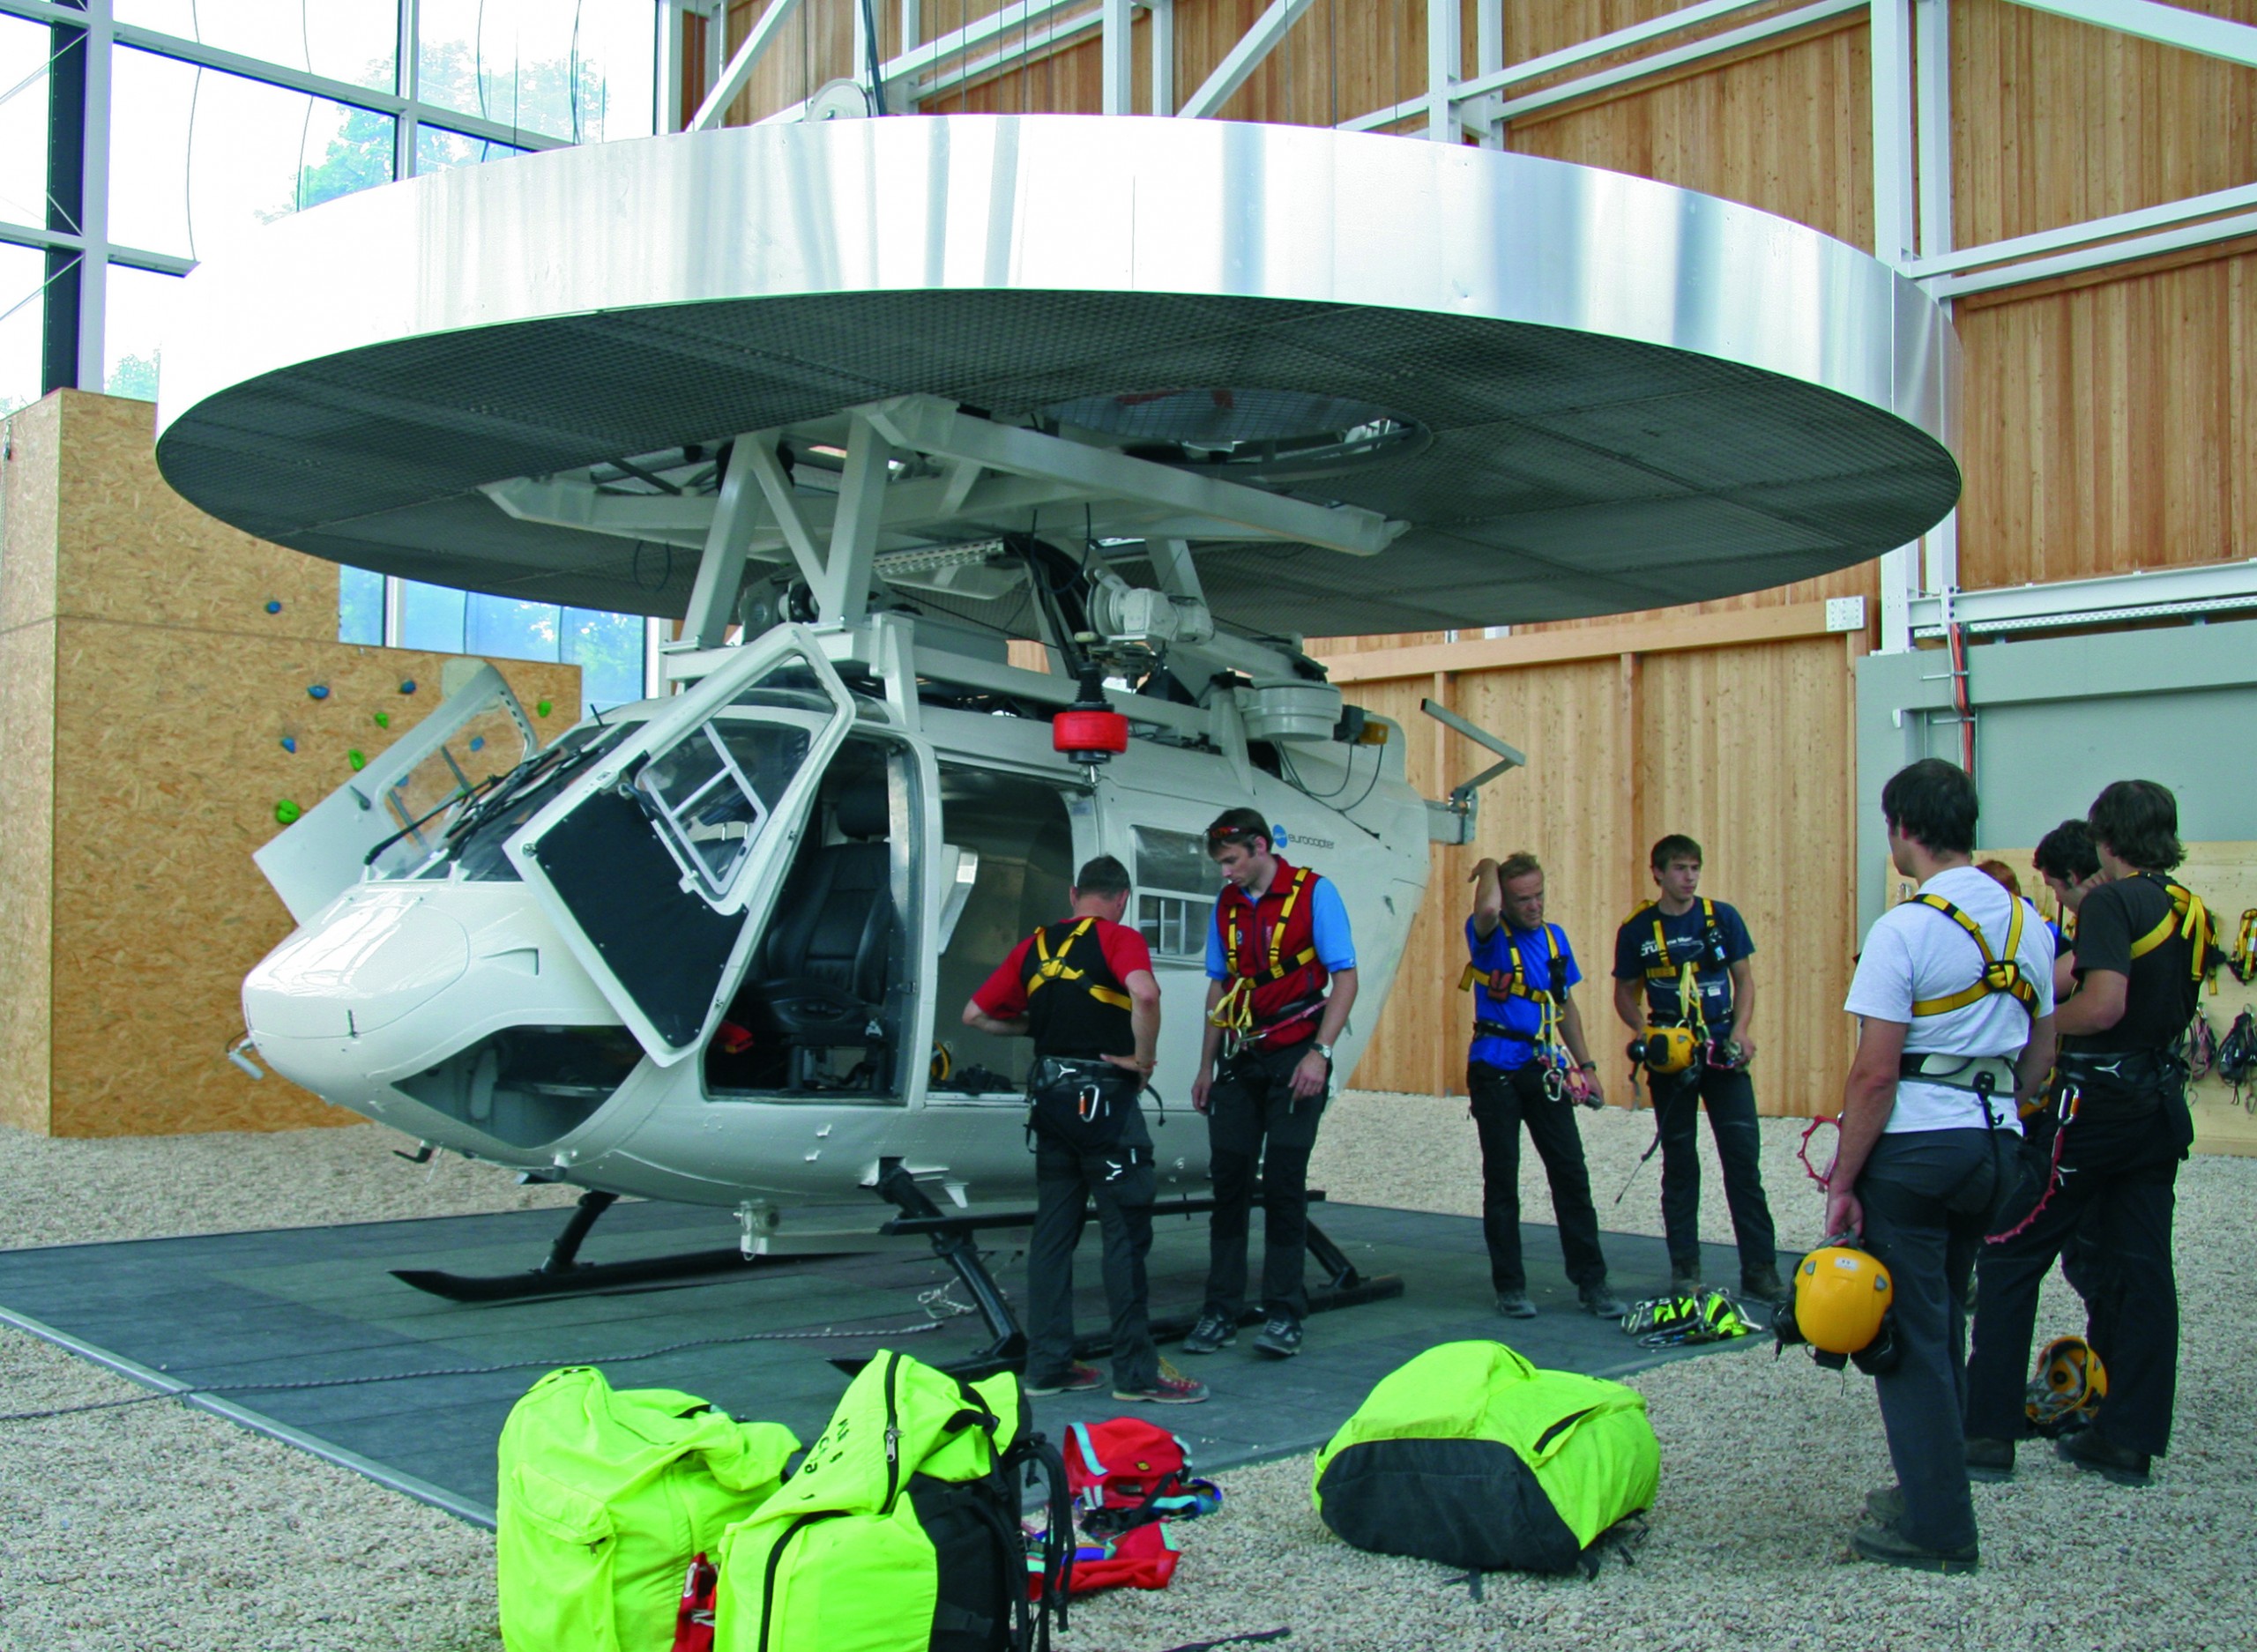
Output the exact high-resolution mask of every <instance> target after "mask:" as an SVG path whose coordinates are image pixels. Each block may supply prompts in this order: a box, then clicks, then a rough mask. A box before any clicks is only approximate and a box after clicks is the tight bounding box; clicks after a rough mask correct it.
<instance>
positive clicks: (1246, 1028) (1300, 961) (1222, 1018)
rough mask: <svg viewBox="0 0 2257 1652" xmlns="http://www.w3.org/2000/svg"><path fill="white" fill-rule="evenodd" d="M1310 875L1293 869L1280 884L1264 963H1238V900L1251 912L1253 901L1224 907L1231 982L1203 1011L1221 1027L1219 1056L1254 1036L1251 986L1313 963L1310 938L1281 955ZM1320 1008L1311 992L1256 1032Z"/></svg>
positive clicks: (1212, 1023)
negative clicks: (1289, 877)
mask: <svg viewBox="0 0 2257 1652" xmlns="http://www.w3.org/2000/svg"><path fill="white" fill-rule="evenodd" d="M1314 878H1315V874H1314V873H1312V872H1310V871H1309V869H1308V868H1307V867H1294V868H1293V875H1292V881H1291V882H1289V883H1287V884H1286V886H1285V903H1284V904H1282V905H1281V906H1279V907H1278V908H1277V922H1276V923H1274V924H1272V925H1271V926H1270V945H1269V949H1268V951H1269V962H1268V964H1267V965H1266V966H1263V967H1258V968H1256V969H1255V970H1253V971H1248V970H1247V969H1245V968H1244V966H1243V964H1242V963H1241V956H1242V955H1241V952H1240V935H1239V926H1238V919H1239V909H1240V905H1241V904H1242V905H1244V906H1245V907H1246V909H1247V910H1248V911H1249V912H1251V911H1253V910H1254V909H1255V905H1256V903H1255V902H1254V901H1251V900H1241V901H1239V902H1233V903H1232V904H1230V906H1229V907H1228V909H1227V910H1228V912H1229V917H1228V918H1227V919H1225V940H1226V949H1225V957H1226V958H1227V959H1228V960H1229V963H1230V968H1231V982H1230V985H1229V986H1226V987H1225V988H1224V989H1223V995H1222V997H1221V998H1220V999H1218V1001H1216V1004H1215V1007H1214V1008H1212V1009H1210V1010H1209V1011H1208V1012H1207V1021H1208V1024H1209V1025H1210V1026H1215V1027H1219V1028H1221V1029H1222V1032H1223V1053H1224V1055H1225V1056H1232V1055H1235V1054H1237V1053H1239V1052H1240V1050H1241V1049H1243V1048H1245V1047H1246V1046H1248V1044H1251V1043H1253V1042H1255V1038H1256V1036H1257V1033H1256V1030H1255V1024H1254V993H1255V986H1256V985H1257V984H1258V983H1261V982H1263V981H1270V982H1275V981H1282V980H1284V979H1286V977H1288V976H1290V975H1292V974H1293V973H1294V972H1295V971H1300V970H1305V969H1307V967H1308V966H1309V965H1310V964H1313V963H1315V961H1316V946H1315V940H1314V939H1313V938H1312V940H1311V941H1310V944H1309V945H1307V946H1306V947H1303V948H1302V949H1300V951H1299V952H1297V953H1295V954H1293V956H1292V957H1290V958H1289V957H1287V956H1285V931H1286V929H1287V928H1288V927H1289V926H1291V925H1292V917H1293V912H1294V909H1295V908H1296V907H1298V906H1299V905H1300V898H1301V891H1302V890H1303V889H1306V888H1307V887H1308V885H1309V883H1310V882H1312V881H1314ZM1322 1008H1324V998H1323V995H1322V993H1317V994H1315V995H1313V996H1311V997H1310V998H1309V1000H1308V1001H1307V1002H1306V1003H1301V1004H1296V1005H1292V1006H1289V1007H1288V1008H1287V1009H1286V1011H1285V1013H1284V1014H1282V1015H1279V1016H1277V1017H1275V1018H1274V1019H1272V1020H1271V1021H1270V1022H1269V1023H1267V1024H1265V1025H1264V1026H1263V1027H1262V1028H1261V1029H1260V1032H1261V1033H1265V1034H1266V1033H1269V1032H1272V1031H1276V1030H1277V1028H1279V1027H1285V1026H1291V1025H1292V1023H1294V1022H1296V1021H1306V1020H1307V1018H1308V1017H1309V1016H1313V1015H1315V1014H1316V1013H1317V1012H1318V1011H1320V1010H1321V1009H1322Z"/></svg>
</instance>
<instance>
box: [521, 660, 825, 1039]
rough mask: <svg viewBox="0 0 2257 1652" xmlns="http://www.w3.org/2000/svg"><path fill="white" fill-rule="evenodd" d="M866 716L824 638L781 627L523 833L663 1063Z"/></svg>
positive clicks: (626, 1012) (727, 969)
mask: <svg viewBox="0 0 2257 1652" xmlns="http://www.w3.org/2000/svg"><path fill="white" fill-rule="evenodd" d="M853 719H854V703H853V698H852V696H849V695H848V693H847V691H846V687H845V684H844V683H843V682H841V681H839V679H838V673H837V672H835V671H833V670H832V669H831V665H830V662H829V661H827V660H825V659H823V654H822V651H821V650H820V649H819V648H818V646H817V645H816V642H815V640H814V638H813V637H812V636H809V635H808V632H807V631H806V630H805V629H801V628H800V627H797V626H789V627H778V628H777V629H774V630H771V631H770V632H768V633H767V634H766V635H764V636H760V637H758V638H756V639H755V640H754V641H752V642H749V643H747V644H745V645H744V646H743V647H742V648H741V649H739V650H737V651H735V657H734V658H733V659H730V660H729V661H728V663H727V664H726V665H725V666H721V667H719V669H718V670H715V671H713V672H711V673H709V674H708V675H706V676H705V677H704V678H703V679H701V680H700V681H698V682H697V684H696V686H695V687H694V688H691V689H690V690H689V692H687V693H686V694H683V695H682V696H681V697H680V698H679V699H678V700H676V701H675V702H674V705H673V706H672V707H671V708H670V709H668V710H667V711H664V712H662V713H660V714H659V716H657V717H655V718H652V719H651V721H650V722H649V723H648V724H647V725H646V726H644V728H642V729H641V730H639V731H637V733H636V734H635V735H634V736H633V737H632V738H630V739H629V740H623V741H622V742H621V744H620V745H619V746H618V748H616V749H615V750H613V751H612V752H610V753H608V754H607V755H606V756H605V757H604V758H603V760H602V762H601V763H600V766H598V767H597V768H595V769H594V770H593V771H592V772H591V773H589V774H587V775H585V776H583V777H581V778H579V779H577V780H576V781H575V782H574V783H573V784H572V785H571V786H570V788H569V789H567V790H566V791H565V793H563V794H562V796H560V797H559V798H558V799H557V800H555V802H554V803H552V804H550V805H549V806H548V807H547V808H544V809H543V810H541V812H540V814H539V815H535V816H534V817H533V820H532V821H531V822H529V823H528V824H527V826H526V827H525V830H524V831H523V832H522V833H520V834H519V835H518V837H516V838H515V839H513V840H512V841H511V842H510V845H509V850H508V852H509V857H510V861H511V863H512V864H514V865H515V866H516V867H517V868H518V871H519V872H520V873H522V874H524V876H525V882H526V883H527V884H528V885H529V886H530V887H531V888H532V889H533V892H534V895H535V897H536V898H537V899H539V901H540V904H541V906H542V909H543V910H544V911H545V912H547V914H548V916H549V917H550V918H551V919H553V920H554V921H555V924H556V926H557V928H558V929H559V931H561V932H562V934H563V936H564V939H565V941H566V942H567V943H568V944H569V945H570V947H571V949H572V952H573V955H574V956H576V957H577V958H578V959H579V961H580V963H581V964H582V965H583V966H585V968H586V970H587V971H588V973H589V974H590V975H591V976H592V977H593V978H594V980H595V983H596V985H597V986H598V987H600V989H601V990H602V992H603V994H604V996H605V997H606V998H607V1000H609V1001H610V1003H611V1006H612V1008H614V1009H615V1010H617V1011H618V1012H619V1016H620V1018H621V1019H622V1021H624V1022H625V1023H626V1024H627V1026H628V1028H629V1031H632V1032H633V1033H634V1034H635V1036H636V1038H637V1039H638V1040H639V1041H640V1042H641V1043H642V1046H643V1047H644V1049H645V1050H646V1051H648V1052H649V1053H650V1055H651V1058H652V1060H654V1061H656V1062H658V1063H659V1065H660V1066H662V1067H667V1066H671V1065H673V1064H674V1062H676V1061H678V1060H682V1058H683V1057H685V1056H688V1055H690V1054H692V1053H695V1052H696V1051H697V1050H698V1049H700V1048H702V1047H703V1046H704V1043H705V1041H706V1039H707V1038H710V1037H711V1034H712V1031H713V1028H714V1026H715V1024H716V1023H718V1022H719V1020H720V1017H721V1015H722V1012H723V1011H724V1009H726V1007H727V1004H728V999H729V990H728V989H729V985H730V984H731V983H733V982H734V980H735V979H736V978H737V976H738V975H739V974H740V973H741V964H742V961H743V957H744V955H745V952H746V950H747V949H749V947H750V946H751V945H752V943H753V942H754V941H755V940H756V938H757V937H758V935H759V934H760V932H761V929H762V926H764V924H765V923H766V922H767V919H768V914H769V912H770V910H771V908H772V907H773V905H774V904H775V901H776V896H777V891H778V884H779V883H780V882H781V881H782V880H781V877H780V874H781V872H782V870H783V868H784V867H786V866H788V865H789V864H790V862H791V857H792V854H793V851H794V850H795V849H796V848H797V847H798V845H799V841H800V837H801V832H802V831H803V830H805V828H806V823H807V818H808V808H809V806H810V805H811V804H812V803H813V801H814V800H815V797H816V789H817V787H818V785H820V783H821V781H822V779H823V770H824V769H825V768H826V767H827V766H828V765H829V763H830V762H831V757H832V756H833V755H834V754H836V752H837V751H838V747H839V743H840V742H841V741H842V740H845V737H846V731H847V729H848V727H849V726H851V725H852V723H853Z"/></svg>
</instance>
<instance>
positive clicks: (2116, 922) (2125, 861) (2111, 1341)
mask: <svg viewBox="0 0 2257 1652" xmlns="http://www.w3.org/2000/svg"><path fill="white" fill-rule="evenodd" d="M2087 820H2088V824H2089V826H2090V828H2091V832H2092V848H2093V852H2094V854H2095V855H2096V856H2097V858H2098V859H2099V862H2100V869H2101V871H2102V873H2103V874H2104V877H2105V882H2103V883H2102V884H2101V885H2100V886H2099V887H2098V888H2097V889H2093V890H2091V891H2090V892H2089V893H2088V894H2087V895H2086V896H2085V897H2083V899H2082V902H2081V903H2080V904H2079V905H2078V907H2077V909H2076V913H2077V935H2076V976H2077V990H2076V993H2075V995H2074V996H2073V997H2071V998H2069V999H2068V1000H2067V1001H2066V1002H2065V1003H2063V1004H2062V1006H2061V1010H2060V1017H2059V1024H2060V1031H2061V1055H2060V1074H2059V1077H2058V1080H2057V1082H2056V1084H2055V1087H2054V1092H2053V1098H2052V1099H2053V1102H2054V1108H2053V1111H2054V1114H2055V1118H2056V1120H2057V1125H2056V1127H2057V1129H2058V1132H2059V1135H2058V1139H2057V1141H2056V1143H2055V1149H2054V1152H2053V1156H2052V1163H2051V1164H2050V1165H2048V1167H2047V1168H2048V1171H2049V1173H2048V1174H2047V1175H2045V1177H2044V1178H2043V1179H2041V1180H2040V1181H2039V1182H2038V1183H2037V1185H2036V1186H2033V1187H2029V1188H2027V1189H2026V1190H2025V1191H2024V1192H2023V1194H2022V1196H2021V1197H2020V1198H2019V1199H2018V1200H2017V1201H2016V1202H2015V1204H2014V1205H2013V1206H2012V1207H2010V1209H2009V1210H2008V1213H2007V1222H2006V1224H2005V1226H2004V1237H2002V1238H2001V1239H2000V1240H1999V1242H1998V1243H1997V1244H1995V1245H1993V1246H1990V1247H1989V1248H1988V1249H1987V1250H1986V1251H1985V1254H1984V1256H1983V1261H1982V1268H1981V1271H1980V1273H1979V1274H1978V1296H1977V1300H1976V1315H1975V1352H1974V1356H1973V1358H1972V1359H1971V1360H1970V1362H1969V1365H1968V1395H1967V1433H1968V1451H1969V1456H1970V1462H1973V1461H1975V1460H1976V1459H1977V1458H1978V1457H1979V1458H1981V1459H1982V1461H1983V1462H1985V1464H1986V1465H1988V1467H1989V1468H1990V1470H1992V1477H1994V1478H1998V1479H2004V1478H2006V1477H2007V1476H2008V1475H2010V1474H2012V1473H2013V1471H2014V1451H2015V1441H2016V1440H2018V1439H2020V1438H2021V1436H2022V1433H2023V1432H2024V1427H2025V1423H2026V1418H2025V1415H2024V1412H2023V1410H2022V1385H2023V1380H2024V1379H2023V1374H2022V1373H2024V1372H2025V1371H2026V1370H2027V1369H2028V1367H2029V1362H2030V1339H2031V1334H2032V1332H2033V1330H2034V1329H2035V1328H2036V1324H2037V1289H2038V1284H2039V1282H2040V1281H2042V1280H2043V1279H2044V1278H2045V1272H2046V1269H2049V1268H2051V1267H2052V1265H2053V1259H2054V1258H2055V1257H2056V1256H2059V1255H2060V1254H2062V1253H2063V1251H2064V1250H2065V1249H2067V1248H2068V1247H2069V1246H2071V1245H2072V1244H2073V1243H2075V1242H2076V1241H2078V1240H2079V1239H2087V1240H2089V1244H2090V1245H2091V1246H2092V1248H2093V1250H2094V1252H2095V1253H2096V1254H2097V1258H2098V1260H2099V1261H2101V1262H2103V1263H2104V1267H2103V1269H2101V1271H2100V1275H2099V1277H2098V1279H2097V1281H2096V1283H2097V1284H2099V1286H2100V1289H2099V1290H2098V1291H2097V1299H2096V1300H2094V1302H2093V1306H2094V1310H2095V1315H2096V1318H2097V1319H2100V1320H2104V1321H2107V1322H2105V1323H2104V1324H2101V1325H2099V1326H2097V1332H2098V1335H2099V1337H2100V1338H2101V1339H2102V1340H2104V1342H2105V1343H2106V1347H2105V1349H2104V1351H2103V1353H2102V1355H2101V1358H2102V1359H2103V1360H2104V1362H2105V1365H2106V1369H2107V1373H2108V1398H2107V1401H2106V1403H2104V1405H2103V1407H2102V1408H2101V1413H2100V1416H2099V1418H2098V1419H2097V1421H2095V1423H2094V1424H2093V1425H2092V1426H2091V1427H2089V1428H2087V1429H2084V1430H2082V1431H2081V1432H2076V1433H2074V1434H2070V1435H2067V1436H2066V1437H2065V1438H2063V1439H2062V1440H2060V1442H2059V1445H2058V1447H2057V1449H2058V1450H2059V1451H2060V1455H2062V1456H2063V1457H2066V1458H2067V1460H2068V1461H2069V1462H2073V1463H2075V1465H2076V1466H2077V1467H2078V1468H2081V1469H2087V1470H2091V1471H2093V1472H2094V1473H2097V1474H2099V1475H2101V1476H2103V1477H2105V1478H2107V1479H2109V1480H2112V1481H2114V1482H2116V1483H2117V1484H2119V1485H2147V1484H2148V1483H2149V1476H2150V1474H2151V1472H2152V1470H2153V1462H2154V1459H2155V1458H2156V1457H2159V1456H2161V1455H2164V1452H2166V1451H2168V1450H2169V1449H2170V1447H2171V1413H2172V1410H2173V1409H2174V1404H2175V1401H2176V1397H2177V1389H2178V1381H2179V1287H2178V1281H2177V1278H2176V1276H2175V1275H2174V1273H2173V1271H2172V1268H2171V1208H2172V1202H2173V1199H2174V1187H2175V1184H2176V1183H2177V1181H2178V1179H2179V1163H2180V1161H2181V1160H2183V1159H2184V1158H2185V1157H2186V1153H2187V1150H2188V1149H2189V1148H2190V1147H2192V1146H2193V1145H2194V1119H2193V1116H2192V1114H2191V1113H2190V1112H2188V1111H2187V1106H2186V1077H2187V1068H2186V1061H2185V1060H2184V1059H2183V1058H2182V1056H2181V1055H2180V1053H2179V1049H2180V1043H2181V1040H2182V1039H2183V1038H2184V1036H2185V1034H2186V1026H2187V1023H2189V1022H2190V1021H2192V1020H2193V1019H2194V1011H2195V1005H2196V995H2197V993H2198V991H2199V989H2200V987H2201V983H2202V979H2203V978H2204V977H2205V976H2206V975H2207V974H2209V971H2211V970H2212V969H2214V968H2215V967H2216V963H2217V950H2216V944H2215V937H2214V936H2213V934H2212V933H2211V928H2210V920H2209V912H2207V911H2206V910H2205V909H2204V907H2203V905H2202V903H2201V899H2200V898H2199V897H2196V896H2195V895H2194V894H2193V893H2192V892H2191V891H2190V890H2188V889H2186V888H2184V887H2183V886H2181V885H2180V884H2179V883H2177V882H2173V881H2172V880H2171V877H2170V876H2169V875H2168V874H2170V873H2171V871H2172V870H2173V869H2174V868H2175V867H2177V866H2178V865H2179V861H2180V860H2181V859H2184V857H2185V851H2184V849H2183V848H2182V846H2181V845H2180V844H2179V806H2178V800H2176V799H2175V798H2173V797H2172V796H2171V793H2170V792H2169V791H2168V790H2166V789H2165V788H2164V787H2163V786H2160V785H2156V784H2155V783H2154V782H2153V781H2151V780H2119V781H2118V782H2116V783H2115V784H2114V785H2111V786H2109V787H2108V788H2107V789H2106V790H2105V791H2104V792H2102V793H2101V794H2100V795H2099V797H2098V798H2097V799H2096V800H2094V802H2093V805H2092V810H2091V813H2090V814H2089V816H2088V817H2087ZM2081 1271H2082V1269H2081Z"/></svg>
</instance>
